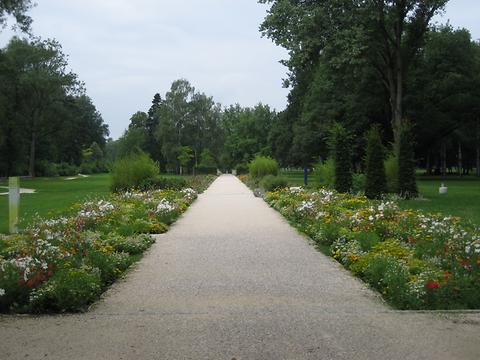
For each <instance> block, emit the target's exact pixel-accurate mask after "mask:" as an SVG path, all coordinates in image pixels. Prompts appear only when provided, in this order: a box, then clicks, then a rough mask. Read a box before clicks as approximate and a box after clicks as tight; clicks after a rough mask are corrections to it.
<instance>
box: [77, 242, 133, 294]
mask: <svg viewBox="0 0 480 360" xmlns="http://www.w3.org/2000/svg"><path fill="white" fill-rule="evenodd" d="M85 262H86V263H87V264H88V265H90V266H91V267H92V268H97V269H99V270H100V278H101V280H102V283H103V284H107V285H109V284H111V283H113V282H114V281H115V279H117V278H118V277H119V276H120V275H121V274H122V273H123V272H124V271H125V270H126V269H127V268H128V267H129V266H130V265H131V263H132V258H131V257H129V255H128V254H127V253H119V252H114V250H113V247H112V246H105V247H102V248H101V249H100V250H91V251H90V252H89V253H88V255H87V257H86V259H85Z"/></svg>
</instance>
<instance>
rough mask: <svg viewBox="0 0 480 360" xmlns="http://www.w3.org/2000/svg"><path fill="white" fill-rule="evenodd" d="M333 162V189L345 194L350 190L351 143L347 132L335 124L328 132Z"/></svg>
mask: <svg viewBox="0 0 480 360" xmlns="http://www.w3.org/2000/svg"><path fill="white" fill-rule="evenodd" d="M330 137H331V143H332V153H333V156H334V161H335V189H336V190H337V191H339V192H343V193H347V192H349V191H351V190H352V176H353V175H352V143H351V136H350V134H349V133H348V131H347V130H346V129H345V128H344V127H343V126H342V125H340V124H338V123H337V124H335V125H334V126H333V127H332V129H331V132H330Z"/></svg>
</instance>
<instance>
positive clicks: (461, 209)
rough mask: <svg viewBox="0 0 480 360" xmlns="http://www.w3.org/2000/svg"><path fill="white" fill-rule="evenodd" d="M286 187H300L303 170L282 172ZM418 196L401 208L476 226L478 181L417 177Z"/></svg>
mask: <svg viewBox="0 0 480 360" xmlns="http://www.w3.org/2000/svg"><path fill="white" fill-rule="evenodd" d="M281 175H282V176H284V177H286V178H287V179H288V180H289V182H290V184H292V185H295V186H302V185H303V171H282V172H281ZM442 182H444V183H445V185H446V186H447V187H448V194H447V195H440V194H439V193H438V188H439V187H440V185H441V184H442ZM309 183H310V184H311V185H312V186H315V185H316V181H315V177H314V176H313V175H309ZM418 188H419V190H420V194H421V197H420V199H416V200H408V201H401V202H400V206H401V207H402V208H404V209H414V210H420V209H421V210H424V211H427V212H431V213H442V214H445V215H454V216H460V217H461V218H463V219H465V220H470V221H472V222H473V223H475V224H478V225H480V179H479V178H476V177H472V176H469V177H464V178H462V179H459V178H456V177H447V178H446V179H442V178H440V177H428V178H427V177H422V176H419V177H418Z"/></svg>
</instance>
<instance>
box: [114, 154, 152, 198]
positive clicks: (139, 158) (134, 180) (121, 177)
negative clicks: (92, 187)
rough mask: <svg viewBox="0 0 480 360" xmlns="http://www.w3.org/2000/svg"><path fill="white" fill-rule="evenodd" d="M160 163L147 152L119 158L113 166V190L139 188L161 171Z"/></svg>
mask: <svg viewBox="0 0 480 360" xmlns="http://www.w3.org/2000/svg"><path fill="white" fill-rule="evenodd" d="M159 172H160V171H159V167H158V163H156V162H155V161H153V160H152V159H151V158H150V157H149V156H148V155H147V154H145V153H134V154H130V155H128V156H127V157H125V158H123V159H120V160H117V161H116V162H115V163H114V164H113V166H112V190H113V191H116V192H118V191H124V190H128V189H134V188H139V187H140V186H141V185H142V184H144V183H145V181H148V180H150V179H153V178H155V177H156V176H157V175H158V173H159Z"/></svg>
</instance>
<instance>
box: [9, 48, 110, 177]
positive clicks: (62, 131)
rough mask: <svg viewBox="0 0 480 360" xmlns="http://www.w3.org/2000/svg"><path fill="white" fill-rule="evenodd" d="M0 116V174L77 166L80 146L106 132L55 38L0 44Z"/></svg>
mask: <svg viewBox="0 0 480 360" xmlns="http://www.w3.org/2000/svg"><path fill="white" fill-rule="evenodd" d="M0 116H1V122H0V176H8V175H13V174H17V175H23V174H28V175H30V176H35V175H36V173H37V171H40V173H41V174H45V173H46V172H50V171H46V168H48V167H49V168H50V170H51V166H50V165H49V164H52V163H68V164H71V165H74V166H80V164H81V163H82V154H83V153H82V151H83V150H85V149H87V148H89V147H90V146H91V145H92V144H93V143H96V144H97V146H100V147H101V148H103V146H104V145H105V137H106V136H107V135H108V127H107V125H105V124H104V123H103V119H102V117H101V115H100V114H99V113H98V111H97V110H96V108H95V106H94V105H93V103H92V101H91V100H90V98H88V96H86V95H85V92H84V90H83V88H82V84H81V83H80V82H79V81H78V79H77V76H76V75H75V74H74V73H72V72H71V71H68V70H67V61H66V57H65V55H64V54H63V53H62V50H61V46H60V44H59V43H58V42H56V41H55V40H43V41H42V40H39V39H35V40H26V39H19V38H13V39H12V40H11V41H10V43H9V44H8V45H7V47H6V48H5V49H2V50H0ZM74 172H75V171H74Z"/></svg>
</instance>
